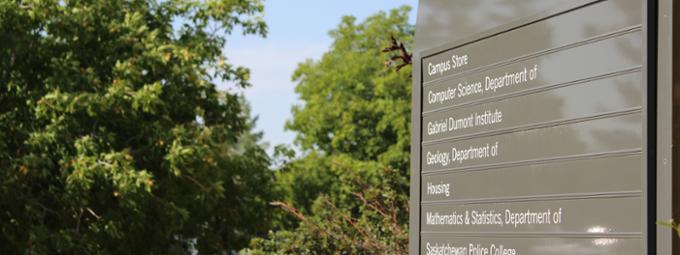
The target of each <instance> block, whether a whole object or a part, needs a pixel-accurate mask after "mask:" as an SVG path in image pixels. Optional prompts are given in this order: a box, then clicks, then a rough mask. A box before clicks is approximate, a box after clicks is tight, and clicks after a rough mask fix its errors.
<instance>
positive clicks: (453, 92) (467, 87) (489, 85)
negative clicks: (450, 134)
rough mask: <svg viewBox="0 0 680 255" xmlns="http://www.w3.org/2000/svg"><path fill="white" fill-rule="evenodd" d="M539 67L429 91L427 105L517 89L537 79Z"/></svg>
mask: <svg viewBox="0 0 680 255" xmlns="http://www.w3.org/2000/svg"><path fill="white" fill-rule="evenodd" d="M538 71H539V66H538V65H537V64H536V65H533V67H531V68H529V67H526V66H525V67H522V69H520V70H519V71H515V72H506V73H504V74H503V75H499V76H489V75H486V76H485V77H484V78H483V79H482V80H475V81H463V82H459V83H458V85H456V86H455V87H453V88H452V87H451V86H447V87H446V88H444V89H440V90H430V91H428V93H427V102H428V104H430V105H432V104H444V103H448V102H451V101H453V100H454V99H456V98H464V97H467V96H474V95H484V93H487V94H491V95H493V94H494V93H496V92H502V91H504V90H505V89H507V88H513V87H517V86H519V85H522V84H526V83H528V82H530V81H535V80H537V79H538V77H539V75H538Z"/></svg>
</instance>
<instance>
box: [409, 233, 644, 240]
mask: <svg viewBox="0 0 680 255" xmlns="http://www.w3.org/2000/svg"><path fill="white" fill-rule="evenodd" d="M436 234H440V235H441V234H445V235H447V236H448V235H450V236H456V237H482V238H487V237H488V238H491V237H495V238H525V237H528V238H560V237H562V238H576V239H592V238H596V239H599V238H612V239H615V238H618V239H641V238H642V233H640V232H619V233H616V232H615V233H588V232H560V233H553V232H522V233H517V232H456V231H420V235H421V237H422V236H423V235H436Z"/></svg>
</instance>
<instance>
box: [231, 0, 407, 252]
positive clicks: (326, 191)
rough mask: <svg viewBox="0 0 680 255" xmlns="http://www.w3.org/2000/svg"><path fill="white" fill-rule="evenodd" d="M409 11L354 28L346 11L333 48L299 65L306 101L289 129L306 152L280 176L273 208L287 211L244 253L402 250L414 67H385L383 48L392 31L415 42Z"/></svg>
mask: <svg viewBox="0 0 680 255" xmlns="http://www.w3.org/2000/svg"><path fill="white" fill-rule="evenodd" d="M408 12H409V8H408V7H402V8H400V9H396V10H392V11H391V12H390V13H389V14H388V13H383V12H381V13H378V14H376V15H374V16H371V17H369V18H368V19H366V20H365V21H364V22H361V23H359V24H356V23H355V19H354V18H353V17H344V18H343V19H342V22H341V23H340V25H339V26H338V28H337V29H335V30H333V31H331V32H330V35H331V37H332V38H333V39H334V43H333V45H332V46H331V49H330V50H329V51H328V52H326V53H325V54H324V55H323V57H322V58H321V59H320V60H318V61H312V60H308V61H306V62H304V63H302V64H300V65H299V67H298V69H297V70H296V71H295V74H294V75H293V79H294V80H295V81H297V83H298V85H297V87H296V91H297V93H298V94H299V95H300V98H301V99H302V101H303V103H304V104H303V105H301V106H297V107H294V108H293V119H292V120H291V121H289V122H288V123H287V128H289V129H290V130H293V131H296V132H297V133H298V135H297V139H296V141H297V143H298V144H299V145H300V146H301V147H302V149H303V156H302V157H300V158H298V159H294V160H290V161H287V163H286V164H284V165H283V166H282V167H281V168H280V169H279V170H278V171H277V175H276V180H277V186H278V187H279V189H280V191H281V192H282V194H284V197H283V201H277V202H275V203H274V205H276V206H279V207H281V208H282V209H283V211H284V212H286V213H287V214H286V215H287V217H283V218H282V219H281V222H282V224H281V227H282V228H283V229H280V230H278V231H274V232H271V233H270V234H269V236H268V238H265V239H256V240H254V241H253V242H252V246H251V248H252V249H251V250H247V251H244V253H250V254H329V253H332V254H406V253H407V245H408V241H407V237H408V233H407V232H408V227H407V221H408V209H407V208H408V192H409V190H408V187H409V185H408V165H409V144H410V139H409V138H410V137H409V135H410V133H409V132H410V131H409V125H410V108H411V105H410V103H411V82H410V79H409V73H410V68H411V67H410V66H407V67H405V69H404V70H402V71H401V72H395V71H394V70H390V69H388V68H386V67H385V66H384V64H383V61H381V60H382V59H383V57H384V55H382V54H381V49H383V48H384V47H385V46H386V45H389V44H390V40H391V39H390V36H394V37H395V38H396V39H398V40H399V41H401V42H406V43H407V44H410V43H411V42H412V40H413V26H412V25H409V24H408ZM288 155H290V154H288ZM284 162H286V161H284Z"/></svg>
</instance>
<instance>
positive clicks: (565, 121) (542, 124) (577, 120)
mask: <svg viewBox="0 0 680 255" xmlns="http://www.w3.org/2000/svg"><path fill="white" fill-rule="evenodd" d="M640 112H642V107H641V106H640V107H632V108H628V109H623V110H620V111H612V112H603V113H599V114H594V115H590V116H584V117H579V118H570V119H561V120H554V121H546V122H538V123H535V124H528V125H520V126H515V127H508V128H502V129H496V130H490V131H482V132H476V133H471V134H466V135H460V136H452V137H445V138H439V139H435V140H428V141H423V142H422V143H421V144H422V145H423V146H427V145H433V144H440V143H445V142H458V141H464V140H468V139H474V138H481V137H487V136H494V135H502V134H509V133H515V132H519V131H528V130H534V129H541V128H549V127H556V126H563V125H568V124H575V123H580V122H586V121H590V120H598V119H606V118H613V117H619V116H624V115H629V114H635V113H640Z"/></svg>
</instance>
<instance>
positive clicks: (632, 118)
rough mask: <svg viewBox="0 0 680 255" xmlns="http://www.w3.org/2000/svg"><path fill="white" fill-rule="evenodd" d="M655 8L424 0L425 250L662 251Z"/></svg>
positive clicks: (420, 156) (417, 206)
mask: <svg viewBox="0 0 680 255" xmlns="http://www.w3.org/2000/svg"><path fill="white" fill-rule="evenodd" d="M647 8H648V3H647V1H642V0H608V1H596V0H590V1H587V0H579V1H573V0H568V1H567V0H565V1H536V0H527V1H485V0H460V1H445V0H430V1H421V3H420V6H419V11H418V23H417V27H416V45H415V49H414V53H415V54H414V75H413V76H414V77H413V80H414V88H413V129H412V132H413V136H412V172H411V178H412V181H411V184H412V187H411V208H412V209H411V223H410V230H411V238H410V242H411V247H410V252H411V253H412V254H432V255H434V254H437V255H439V254H452V255H453V254H466V255H471V254H474V255H483V254H484V255H506V254H507V255H510V254H513V255H516V254H523V255H538V254H540V255H545V254H649V253H650V251H655V250H654V248H653V247H652V246H654V247H656V246H655V244H652V245H650V244H649V242H650V240H651V239H652V237H653V235H654V234H655V233H656V231H655V230H651V232H654V233H652V234H650V230H648V229H649V228H654V227H653V226H651V227H650V221H651V222H653V220H652V219H653V218H654V216H651V217H650V216H649V215H648V214H650V212H649V210H650V209H649V208H651V206H653V205H654V204H653V203H652V202H653V201H654V200H655V199H651V200H650V196H651V195H652V193H650V192H649V186H650V183H652V185H653V183H654V182H655V180H654V181H651V182H650V181H648V178H654V179H655V178H656V176H655V175H654V176H650V172H649V171H648V169H650V163H649V160H648V158H649V157H650V155H651V154H650V150H649V149H648V147H650V146H652V147H653V146H655V143H652V142H650V141H649V139H648V137H649V135H650V133H649V132H648V129H649V122H650V119H651V117H650V113H649V111H650V107H649V104H650V101H651V100H652V99H654V97H650V96H649V95H648V93H651V92H649V90H650V89H649V86H650V79H649V75H648V72H649V71H650V70H649V65H648V61H649V60H650V59H648V52H649V51H650V46H649V41H648V38H649V36H650V35H651V34H653V33H650V30H649V21H648V18H649V13H648V11H647ZM458 26H459V27H458ZM653 85H654V86H655V84H653ZM652 102H653V101H652ZM652 156H653V155H652ZM651 160H652V161H655V160H656V159H654V158H653V159H651ZM653 194H655V193H653ZM650 201H651V202H650ZM651 213H655V212H651Z"/></svg>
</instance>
